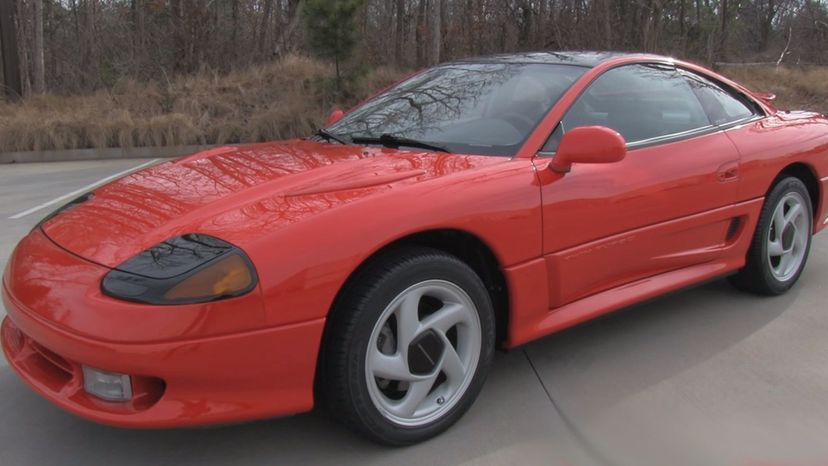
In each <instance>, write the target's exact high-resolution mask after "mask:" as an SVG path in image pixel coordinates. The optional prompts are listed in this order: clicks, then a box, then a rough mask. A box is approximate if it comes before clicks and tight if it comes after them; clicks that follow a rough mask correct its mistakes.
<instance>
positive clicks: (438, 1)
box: [429, 0, 443, 65]
mask: <svg viewBox="0 0 828 466" xmlns="http://www.w3.org/2000/svg"><path fill="white" fill-rule="evenodd" d="M442 3H443V2H442V0H431V21H429V22H430V23H431V24H430V25H429V26H430V29H431V53H430V54H429V64H430V65H436V64H438V63H440V52H441V51H442V49H443V27H442V24H441V23H442V21H441V20H442V16H443V15H442V14H441V8H442Z"/></svg>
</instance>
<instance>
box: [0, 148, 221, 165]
mask: <svg viewBox="0 0 828 466" xmlns="http://www.w3.org/2000/svg"><path fill="white" fill-rule="evenodd" d="M211 147H214V146H212V145H205V146H201V145H198V146H171V147H130V148H110V149H70V150H46V151H34V152H5V153H0V165H2V164H6V163H35V162H75V161H79V160H111V159H156V158H173V157H180V156H182V155H189V154H192V153H194V152H199V151H202V150H205V149H209V148H211Z"/></svg>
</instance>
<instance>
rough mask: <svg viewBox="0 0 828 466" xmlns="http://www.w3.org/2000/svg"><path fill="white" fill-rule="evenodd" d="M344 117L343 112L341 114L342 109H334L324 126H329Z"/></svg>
mask: <svg viewBox="0 0 828 466" xmlns="http://www.w3.org/2000/svg"><path fill="white" fill-rule="evenodd" d="M344 116H345V112H343V111H342V109H339V108H337V109H335V110H334V111H332V112H331V114H330V115H329V116H328V121H326V122H325V126H331V125H332V124H334V123H336V122H337V121H339V120H341V119H342V117H344Z"/></svg>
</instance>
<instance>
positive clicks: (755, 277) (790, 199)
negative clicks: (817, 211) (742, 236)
mask: <svg viewBox="0 0 828 466" xmlns="http://www.w3.org/2000/svg"><path fill="white" fill-rule="evenodd" d="M813 219H814V214H813V207H812V206H811V197H810V195H809V194H808V189H807V188H806V187H805V185H804V184H803V183H802V181H801V180H800V179H798V178H794V177H788V178H783V179H781V180H780V181H779V182H777V183H776V184H775V185H774V187H773V188H772V189H771V191H770V193H769V194H768V196H767V198H766V199H765V206H764V207H763V209H762V213H761V214H760V216H759V221H758V225H757V227H756V231H755V232H754V236H753V242H752V244H751V246H750V249H749V251H748V254H747V261H746V262H747V263H746V264H745V267H744V268H743V269H742V270H740V271H739V273H738V274H736V275H735V276H733V277H732V278H731V282H732V283H733V284H734V285H736V286H737V287H739V288H741V289H744V290H747V291H752V292H754V293H760V294H765V295H777V294H781V293H784V292H786V291H788V290H789V289H790V288H791V287H792V286H793V285H794V284H795V283H796V281H797V280H798V279H799V276H800V275H801V274H802V270H803V269H804V268H805V262H806V261H807V260H808V252H809V250H810V248H811V236H812V234H813Z"/></svg>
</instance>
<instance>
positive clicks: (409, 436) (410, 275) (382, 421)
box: [321, 248, 495, 445]
mask: <svg viewBox="0 0 828 466" xmlns="http://www.w3.org/2000/svg"><path fill="white" fill-rule="evenodd" d="M494 340H495V329H494V314H493V310H492V305H491V301H490V298H489V295H488V293H487V291H486V288H485V286H484V285H483V282H482V281H481V280H480V278H479V277H478V276H477V274H475V272H474V271H473V270H472V269H471V268H470V267H469V266H468V265H466V264H465V263H463V262H461V261H460V260H459V259H457V258H455V257H453V256H451V255H448V254H445V253H442V252H440V251H436V250H432V249H426V248H407V249H403V250H396V251H394V254H393V255H391V254H386V255H385V256H384V257H381V258H379V259H378V260H375V261H374V262H373V264H371V265H369V266H368V267H367V268H366V269H365V270H363V271H362V272H361V273H360V274H359V275H358V276H357V277H356V278H355V280H354V284H353V286H351V287H350V288H349V289H348V290H347V291H346V292H344V294H343V297H342V298H341V299H340V300H339V302H338V303H337V306H336V308H335V309H334V311H333V314H332V316H331V323H330V325H329V328H328V335H327V339H326V343H325V351H324V354H323V358H324V359H323V367H324V373H323V381H322V384H323V386H322V387H321V388H322V389H323V390H324V392H325V395H326V399H327V402H328V407H329V409H330V410H331V412H332V414H333V415H334V417H335V418H337V419H339V420H342V421H344V422H345V423H346V424H347V425H348V426H350V427H352V428H354V429H355V430H356V431H358V432H359V433H361V434H363V435H365V436H367V437H368V438H370V439H372V440H375V441H378V442H381V443H386V444H393V445H402V444H410V443H415V442H419V441H422V440H425V439H427V438H429V437H432V436H434V435H436V434H438V433H440V432H442V431H444V430H445V429H447V428H448V427H449V426H451V425H452V424H453V423H454V422H456V421H457V420H458V419H459V418H460V417H461V416H462V415H463V413H465V411H466V410H467V409H468V408H469V407H470V406H471V404H472V402H473V401H474V399H475V398H476V397H477V394H478V393H479V391H480V389H481V387H482V384H483V381H484V379H485V376H486V373H487V371H488V368H489V365H490V364H491V360H492V356H493V353H494Z"/></svg>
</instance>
